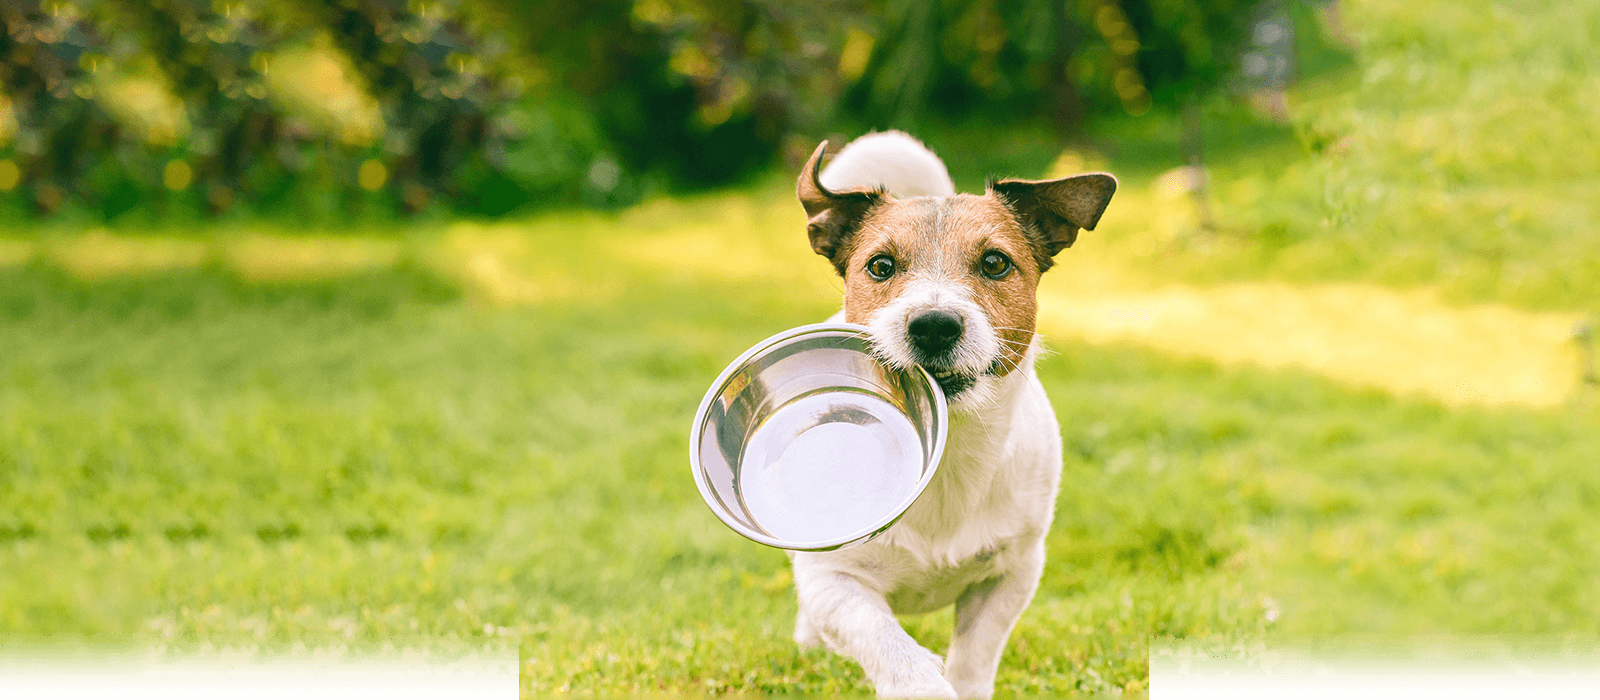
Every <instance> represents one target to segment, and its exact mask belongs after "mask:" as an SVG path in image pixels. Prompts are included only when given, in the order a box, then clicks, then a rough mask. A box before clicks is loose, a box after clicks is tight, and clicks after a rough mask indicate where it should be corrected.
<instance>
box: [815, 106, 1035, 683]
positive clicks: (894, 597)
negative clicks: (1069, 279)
mask: <svg viewBox="0 0 1600 700" xmlns="http://www.w3.org/2000/svg"><path fill="white" fill-rule="evenodd" d="M864 142H866V143H864ZM867 145H871V146H872V149H870V150H869V149H868V148H865V146H867ZM858 146H861V147H859V148H858ZM872 153H877V154H887V155H886V156H885V157H887V158H889V160H890V161H891V162H890V163H888V164H887V165H885V164H884V163H881V162H877V161H872V160H868V154H872ZM846 154H857V155H855V156H853V157H852V158H853V159H852V160H848V161H846V160H845V159H844V157H845V155H846ZM921 154H926V155H927V156H928V157H930V158H933V164H934V165H933V166H932V167H929V166H928V165H927V164H926V163H923V164H922V165H920V166H918V167H921V168H922V170H918V171H906V170H905V169H906V168H908V167H911V166H912V165H913V164H915V163H918V162H920V159H921V158H922V155H921ZM885 173H894V175H893V177H902V176H904V177H905V178H906V179H905V180H904V181H901V180H893V179H887V180H879V179H875V178H879V177H883V176H884V174H885ZM830 177H832V181H831V182H830V180H829V178H830ZM823 181H824V184H825V185H826V186H828V187H829V188H836V187H840V188H842V187H844V186H846V185H841V184H836V183H854V184H862V183H870V184H873V185H877V184H881V185H884V186H886V187H887V188H888V190H889V192H890V193H891V194H897V193H898V192H901V191H911V190H913V189H915V188H921V187H924V186H927V184H928V183H929V182H937V181H942V182H943V186H945V187H948V185H949V176H948V175H946V174H945V169H944V166H943V164H942V163H940V162H939V161H938V159H937V158H936V157H934V156H933V155H932V154H931V153H928V152H927V150H926V149H925V148H923V147H922V146H921V144H918V143H917V142H916V141H915V140H913V139H911V137H909V136H906V135H904V134H899V133H897V132H890V133H887V134H873V135H870V136H866V137H863V138H862V139H859V140H857V141H856V142H854V143H852V144H850V145H849V146H847V147H846V148H845V149H844V151H843V152H841V153H840V156H839V157H838V158H837V159H835V160H834V161H833V163H832V164H830V165H829V167H828V170H827V171H825V172H824V173H823ZM908 183H909V184H908ZM953 192H954V189H953V188H949V189H948V191H946V192H945V194H951V193H953ZM968 294H969V293H968V292H966V291H965V290H964V288H963V287H961V286H960V285H958V284H955V283H954V281H951V280H938V279H931V278H923V279H915V280H913V281H912V283H911V284H909V285H907V287H906V291H905V292H904V293H903V294H902V296H901V297H899V298H898V299H896V300H894V301H893V302H891V303H890V304H888V305H887V306H885V307H884V308H883V309H882V310H881V311H880V312H879V313H877V314H876V315H875V316H874V317H873V318H872V319H871V322H870V324H869V328H871V329H872V335H873V344H874V346H875V348H876V350H877V352H878V353H879V354H880V355H881V356H882V357H884V359H885V360H886V361H888V362H889V363H891V364H898V365H909V364H912V361H911V355H910V351H909V347H908V345H907V340H906V328H905V323H906V322H905V319H906V318H907V317H908V314H909V313H910V312H912V311H915V310H920V309H926V308H941V309H944V310H946V311H952V312H955V313H959V314H960V315H961V316H962V317H963V319H964V321H965V323H966V328H967V329H968V330H967V333H966V334H965V336H964V338H963V339H962V341H961V343H960V344H959V345H958V347H957V349H956V356H957V358H958V360H957V369H958V370H960V371H962V372H964V373H965V372H971V373H973V374H977V375H978V376H979V377H980V379H979V383H978V384H977V385H975V386H973V387H972V388H970V389H968V390H967V391H966V392H964V393H963V394H962V396H961V397H959V398H958V400H957V401H956V402H955V403H954V404H953V406H952V408H953V410H952V412H951V418H950V430H949V435H948V438H947V440H946V447H945V452H944V457H943V459H942V461H941V463H940V466H939V471H938V473H937V474H935V475H934V477H933V480H932V481H931V482H930V483H929V484H928V488H927V490H925V491H924V492H923V493H922V496H921V497H920V498H918V499H917V501H916V503H914V504H913V505H912V506H911V508H910V510H908V511H906V513H905V516H904V517H902V518H901V519H900V521H899V522H897V523H896V524H895V525H894V526H893V527H891V528H889V530H888V531H886V532H884V533H883V534H882V535H880V536H878V537H877V538H876V539H874V540H872V541H870V542H867V543H866V544H863V545H860V546H858V547H855V548H853V549H848V550H843V551H836V552H796V553H794V554H793V560H794V582H795V589H796V591H797V593H798V595H799V599H800V614H799V617H798V619H797V620H796V622H795V634H794V638H795V641H796V642H797V643H799V644H800V645H801V646H803V647H809V646H815V645H816V644H818V643H819V642H820V643H824V644H826V645H827V646H828V648H830V649H832V650H834V651H836V652H838V653H841V654H844V655H846V656H849V657H850V658H852V659H855V660H856V662H858V663H860V664H861V667H862V669H863V670H865V671H866V674H867V677H868V678H870V679H871V681H872V683H873V685H874V686H875V687H876V688H877V691H878V694H879V695H880V696H883V697H951V698H953V697H961V698H988V697H991V696H992V695H993V694H994V677H995V672H996V670H997V669H998V666H999V663H1000V653H1001V651H1002V650H1003V649H1004V647H1005V643H1006V639H1007V637H1009V636H1010V634H1011V629H1012V628H1013V627H1014V626H1015V625H1016V623H1017V619H1018V618H1019V617H1021V615H1022V612H1023V610H1024V609H1026V608H1027V606H1028V603H1029V601H1031V600H1032V598H1033V593H1034V591H1035V590H1036V589H1037V588H1038V585H1039V577H1040V575H1041V574H1042V573H1043V571H1044V555H1045V534H1046V533H1047V532H1048V531H1049V530H1050V521H1051V519H1052V518H1053V517H1054V509H1055V500H1056V491H1057V489H1058V488H1059V486H1060V480H1061V428H1060V425H1059V424H1058V423H1057V422H1056V418H1055V412H1054V411H1053V410H1052V409H1051V407H1050V400H1049V398H1048V397H1046V396H1045V393H1044V387H1043V386H1042V385H1040V383H1039V380H1038V377H1037V376H1036V375H1035V374H1034V370H1033V360H1034V357H1035V355H1036V354H1037V353H1036V350H1037V343H1035V347H1034V348H1030V349H1029V351H1028V352H1027V353H1026V355H1025V357H1024V360H1023V361H1022V362H1021V364H1020V365H1019V366H1018V367H1017V368H1016V369H1015V370H1014V371H1012V372H1011V373H1009V374H1007V375H1006V376H1005V377H994V376H989V375H984V374H982V371H983V370H984V369H987V368H988V367H989V366H990V365H991V364H992V363H993V362H994V360H995V358H997V357H999V355H1000V349H1001V343H1000V340H999V338H998V336H997V335H996V333H995V330H994V328H993V324H992V323H991V322H990V321H989V319H988V318H987V317H986V316H985V315H984V313H983V311H982V309H981V308H980V307H979V306H978V305H977V304H976V303H974V302H973V301H972V300H971V299H970V298H968ZM836 318H837V317H836ZM952 603H954V604H955V606H956V615H955V617H956V630H955V634H954V635H953V636H952V638H951V643H950V649H949V653H948V655H947V657H946V658H945V659H942V660H941V659H940V657H939V656H938V655H936V654H934V653H933V652H931V651H928V650H927V649H924V648H922V647H921V646H920V645H918V644H917V643H916V641H915V640H913V639H912V638H911V636H910V635H908V634H906V632H905V630H903V629H902V628H901V627H900V624H899V622H898V621H897V620H896V619H895V617H894V616H895V615H897V614H907V613H922V612H928V611H931V610H935V609H938V608H942V607H944V606H946V605H950V604H952Z"/></svg>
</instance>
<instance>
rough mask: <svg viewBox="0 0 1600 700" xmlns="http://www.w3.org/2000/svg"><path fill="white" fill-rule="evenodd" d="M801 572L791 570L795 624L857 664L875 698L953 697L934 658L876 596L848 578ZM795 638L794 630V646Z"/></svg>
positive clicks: (798, 568)
mask: <svg viewBox="0 0 1600 700" xmlns="http://www.w3.org/2000/svg"><path fill="white" fill-rule="evenodd" d="M796 563H797V564H798V563H799V562H798V560H797V562H796ZM806 568H807V567H805V566H796V567H795V578H794V583H795V590H796V591H797V592H799V594H800V609H801V610H802V612H801V617H802V623H801V624H806V622H805V621H808V622H809V625H808V626H809V627H810V628H811V629H812V630H814V631H815V632H817V633H820V636H821V637H822V638H823V639H824V640H825V641H827V643H828V648H830V649H832V650H834V651H836V652H838V653H840V654H843V655H845V656H848V657H850V658H852V659H855V661H856V663H858V664H861V670H863V671H865V672H866V674H867V678H868V679H870V680H871V681H872V685H873V687H875V688H876V689H877V691H878V696H879V697H886V698H954V697H956V691H955V688H953V687H951V685H950V682H949V681H946V680H945V679H944V675H943V671H944V664H943V663H942V661H941V660H940V659H939V655H938V654H935V653H933V652H931V651H928V650H927V649H924V648H922V646H921V645H919V644H917V641H916V640H915V639H912V638H911V635H909V634H906V631H905V630H904V629H901V628H900V621H899V620H896V619H895V617H894V614H893V613H892V612H890V610H889V603H888V602H887V601H885V600H884V597H883V596H882V595H881V594H879V593H877V592H876V591H872V590H870V589H868V588H867V587H866V586H864V585H862V583H861V581H860V580H858V579H856V578H855V577H853V576H850V575H848V574H843V573H839V572H837V571H806ZM799 638H800V628H799V627H798V626H797V628H796V630H795V639H796V641H798V640H799Z"/></svg>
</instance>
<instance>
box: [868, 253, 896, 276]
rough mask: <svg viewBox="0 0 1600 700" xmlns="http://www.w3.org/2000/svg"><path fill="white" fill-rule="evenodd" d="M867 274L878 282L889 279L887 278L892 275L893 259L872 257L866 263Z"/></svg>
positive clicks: (879, 256)
mask: <svg viewBox="0 0 1600 700" xmlns="http://www.w3.org/2000/svg"><path fill="white" fill-rule="evenodd" d="M867 274H869V275H872V279H875V280H878V281H880V282H881V281H883V280H886V279H889V276H890V275H893V274H894V258H891V257H889V256H887V255H874V256H872V259H871V260H868V261H867Z"/></svg>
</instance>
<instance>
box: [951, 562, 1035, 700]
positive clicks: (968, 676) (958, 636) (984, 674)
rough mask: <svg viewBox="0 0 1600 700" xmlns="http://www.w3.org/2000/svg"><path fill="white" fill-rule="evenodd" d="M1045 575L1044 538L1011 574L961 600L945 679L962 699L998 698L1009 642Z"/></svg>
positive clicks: (974, 588) (973, 589) (980, 585)
mask: <svg viewBox="0 0 1600 700" xmlns="http://www.w3.org/2000/svg"><path fill="white" fill-rule="evenodd" d="M1043 573H1044V539H1043V538H1040V539H1039V541H1038V542H1037V543H1035V544H1033V545H1032V546H1030V547H1029V548H1028V549H1027V550H1026V552H1025V553H1024V554H1022V556H1021V559H1020V560H1019V561H1018V562H1016V564H1015V565H1014V566H1012V567H1010V570H1009V571H1007V572H1006V573H1004V574H1002V575H1001V576H999V577H996V578H991V579H988V580H986V581H982V582H980V583H977V584H974V585H973V586H971V587H969V588H967V590H966V591H963V592H962V593H961V596H960V597H959V598H957V599H956V631H955V635H954V636H953V637H952V638H951V639H950V654H949V658H948V663H946V664H945V674H944V675H945V678H947V679H949V681H950V684H951V685H952V686H954V687H955V689H956V693H957V695H959V696H960V697H962V698H984V699H985V700H987V698H990V697H993V696H994V676H995V672H996V671H997V670H999V667H1000V652H1001V651H1003V650H1004V649H1005V646H1006V638H1008V637H1010V636H1011V629H1012V628H1013V627H1015V626H1016V624H1017V620H1018V619H1019V618H1021V617H1022V611H1023V610H1026V609H1027V607H1028V602H1029V601H1031V600H1033V593H1034V591H1036V590H1038V588H1039V577H1040V575H1042V574H1043Z"/></svg>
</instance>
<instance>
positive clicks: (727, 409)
mask: <svg viewBox="0 0 1600 700" xmlns="http://www.w3.org/2000/svg"><path fill="white" fill-rule="evenodd" d="M946 411H947V409H946V406H945V398H944V392H943V391H941V390H940V389H939V385H938V384H937V383H935V382H934V381H933V377H931V376H929V375H928V373H927V371H926V370H924V369H922V368H920V367H918V368H915V369H913V370H911V371H907V372H900V371H895V370H891V369H889V368H887V367H884V366H883V365H881V364H879V363H878V362H877V360H874V359H873V358H872V355H871V354H870V353H869V351H868V341H867V329H866V328H865V327H862V326H857V325H851V324H816V325H810V326H801V327H799V328H794V329H791V330H787V331H784V332H782V333H779V334H777V335H775V336H772V337H771V338H768V339H766V340H764V341H761V342H760V343H758V344H756V346H755V347H753V348H750V349H749V350H747V351H745V353H744V354H743V355H740V356H739V359H737V360H734V361H733V364H730V365H728V368H727V369H725V370H723V371H722V376H719V377H717V381H716V382H715V383H713V384H712V385H711V389H710V391H707V392H706V397H705V400H704V401H701V402H700V410H699V412H698V413H696V414H695V419H694V428H693V431H692V432H691V433H690V434H689V459H690V463H691V465H692V466H693V469H694V481H695V485H697V486H699V487H700V495H701V496H702V497H703V498H705V501H706V505H709V506H711V510H712V512H714V513H716V515H717V517H718V518H721V519H722V522H724V523H727V525H728V527H730V528H733V530H734V531H735V532H738V533H739V534H741V535H744V536H745V537H748V538H750V539H752V540H755V541H757V542H760V543H762V544H765V545H771V546H773V547H782V548H784V549H796V550H805V551H822V550H830V549H839V548H842V547H849V546H852V545H857V544H861V543H862V542H866V541H867V540H869V539H872V538H873V537H875V536H877V535H878V534H879V533H881V532H883V531H884V530H887V529H888V528H889V526H890V525H893V524H894V522H895V520H897V519H899V517H900V515H901V514H902V513H904V512H905V511H906V509H907V508H910V507H911V503H912V502H913V501H915V500H917V496H918V495H920V494H921V493H922V490H923V489H924V488H926V487H927V485H928V481H929V480H930V479H932V478H933V474H934V472H935V471H936V470H937V469H938V467H939V457H940V456H941V455H942V454H943V453H944V439H945V431H946V429H947V428H948V422H947V421H948V415H947V412H946Z"/></svg>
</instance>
